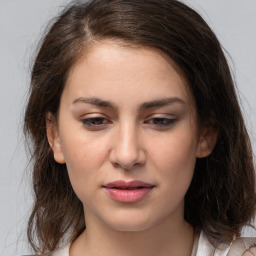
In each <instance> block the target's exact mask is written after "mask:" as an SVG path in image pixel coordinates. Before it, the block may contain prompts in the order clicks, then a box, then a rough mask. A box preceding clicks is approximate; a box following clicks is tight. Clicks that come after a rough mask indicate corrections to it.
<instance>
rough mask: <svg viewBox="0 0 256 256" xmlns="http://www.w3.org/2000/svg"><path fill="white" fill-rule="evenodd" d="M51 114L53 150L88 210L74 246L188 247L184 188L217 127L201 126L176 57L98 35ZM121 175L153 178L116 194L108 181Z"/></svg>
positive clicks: (117, 250) (122, 251)
mask: <svg viewBox="0 0 256 256" xmlns="http://www.w3.org/2000/svg"><path fill="white" fill-rule="evenodd" d="M95 98H97V100H95ZM166 99H168V100H166ZM170 99H171V100H170ZM102 101H104V102H103V103H104V104H102ZM167 101H168V103H167ZM99 102H101V104H100V105H99ZM106 102H107V104H106ZM152 102H153V103H154V104H153V103H152ZM49 115H50V114H49ZM49 120H50V119H49V118H48V121H47V132H48V139H49V143H50V145H51V147H52V150H53V153H54V158H55V160H56V161H57V162H58V163H63V164H64V163H65V164H66V165H67V169H68V173H69V177H70V181H71V184H72V186H73V189H74V191H75V193H76V194H77V196H78V197H79V199H80V200H81V202H82V203H83V206H84V212H85V222H86V231H84V232H83V233H82V235H80V237H78V238H77V239H76V240H75V241H74V242H73V243H72V245H71V249H70V255H71V256H76V255H87V254H88V255H90V256H93V255H95V256H96V255H97V256H99V255H104V256H107V255H111V256H115V255H124V256H126V255H127V256H128V255H149V256H151V255H152V256H153V255H159V256H165V255H166V256H167V255H168V256H170V255H177V256H179V255H182V256H185V255H190V254H191V249H192V244H193V228H192V227H191V226H190V225H189V224H188V223H187V222H186V221H185V220H184V217H183V216H184V196H185V193H186V191H187V189H188V187H189V185H190V182H191V179H192V176H193V172H194V166H195V162H196V158H197V157H205V156H207V155H209V154H210V153H211V151H212V149H213V147H214V143H215V139H216V135H215V134H214V132H212V130H211V129H208V128H202V129H200V130H199V129H198V126H197V121H196V110H195V103H194V101H193V96H192V95H191V94H190V90H189V86H188V85H187V83H186V80H185V79H184V78H183V77H182V75H181V73H180V72H178V70H177V68H176V67H175V66H174V64H173V63H172V62H171V61H170V60H167V58H165V57H164V56H163V55H162V54H160V53H159V52H157V51H155V50H152V49H147V48H142V47H137V48H135V47H133V48H131V47H127V46H124V45H123V44H120V43H117V42H111V41H102V42H97V43H94V44H93V45H92V46H91V47H90V48H89V49H87V51H85V53H84V55H83V56H82V57H81V58H80V60H79V61H78V62H77V63H75V65H74V66H73V67H72V69H71V71H70V74H69V77H68V79H67V83H66V85H65V88H64V91H63V93H62V96H61V102H60V108H59V113H58V120H57V121H56V122H51V121H49ZM56 123H57V124H56ZM116 180H125V181H131V180H140V181H143V182H147V183H150V184H152V185H154V188H153V189H152V191H151V192H150V193H149V194H148V195H147V196H146V197H145V198H143V199H142V200H141V201H139V202H136V203H120V202H116V201H115V200H113V199H112V198H111V197H110V196H109V195H108V193H106V191H105V189H104V188H103V187H102V186H103V185H104V184H107V183H109V182H113V181H116ZM98 241H100V243H99V242H98ZM86 253H87V254H86Z"/></svg>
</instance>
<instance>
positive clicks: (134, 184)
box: [103, 180, 154, 189]
mask: <svg viewBox="0 0 256 256" xmlns="http://www.w3.org/2000/svg"><path fill="white" fill-rule="evenodd" d="M103 187H105V188H119V189H131V188H134V189H135V188H151V187H154V185H152V184H149V183H146V182H143V181H140V180H132V181H129V182H126V181H123V180H117V181H113V182H109V183H107V184H106V185H104V186H103Z"/></svg>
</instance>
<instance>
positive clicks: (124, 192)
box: [103, 180, 154, 203]
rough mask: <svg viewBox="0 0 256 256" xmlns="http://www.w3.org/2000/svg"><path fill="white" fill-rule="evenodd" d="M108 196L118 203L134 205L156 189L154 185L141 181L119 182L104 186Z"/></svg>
mask: <svg viewBox="0 0 256 256" xmlns="http://www.w3.org/2000/svg"><path fill="white" fill-rule="evenodd" d="M103 187H104V188H105V189H106V191H107V193H108V195H109V196H110V197H111V198H112V199H114V200H115V201H118V202H123V203H134V202H138V201H140V200H142V199H143V198H145V197H146V196H147V195H148V194H149V193H150V192H151V190H152V189H153V188H154V186H153V185H152V184H149V183H145V182H142V181H139V180H134V181H130V182H125V181H122V180H117V181H114V182H110V183H108V184H106V185H105V186H103Z"/></svg>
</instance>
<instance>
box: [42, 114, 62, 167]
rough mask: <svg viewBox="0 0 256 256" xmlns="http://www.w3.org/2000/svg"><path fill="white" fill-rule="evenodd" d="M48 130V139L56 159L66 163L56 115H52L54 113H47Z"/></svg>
mask: <svg viewBox="0 0 256 256" xmlns="http://www.w3.org/2000/svg"><path fill="white" fill-rule="evenodd" d="M46 132H47V139H48V142H49V144H50V147H51V149H52V151H53V156H54V159H55V161H56V162H57V163H59V164H64V163H65V159H64V155H63V152H62V146H61V140H60V136H59V131H58V127H57V123H56V120H55V117H54V116H53V115H52V113H47V115H46Z"/></svg>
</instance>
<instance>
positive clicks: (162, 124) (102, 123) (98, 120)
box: [81, 117, 177, 130]
mask: <svg viewBox="0 0 256 256" xmlns="http://www.w3.org/2000/svg"><path fill="white" fill-rule="evenodd" d="M176 121H177V120H176V119H175V118H167V117H153V118H150V119H147V120H146V121H145V124H149V125H150V126H153V127H155V128H158V129H159V128H160V129H161V128H162V129H163V128H169V127H171V126H172V125H173V124H174V123H175V122H176ZM81 122H82V123H83V125H84V126H85V127H86V128H88V129H91V130H100V129H103V128H105V127H106V126H107V125H108V124H110V123H111V121H109V120H108V119H107V118H104V117H91V118H84V119H81Z"/></svg>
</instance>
